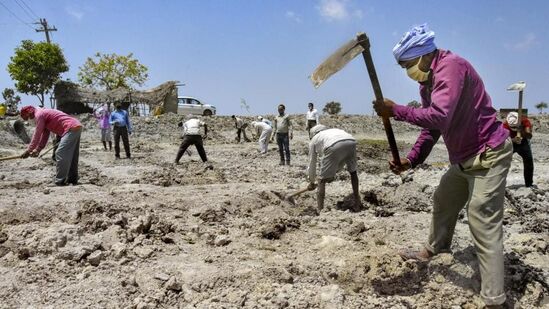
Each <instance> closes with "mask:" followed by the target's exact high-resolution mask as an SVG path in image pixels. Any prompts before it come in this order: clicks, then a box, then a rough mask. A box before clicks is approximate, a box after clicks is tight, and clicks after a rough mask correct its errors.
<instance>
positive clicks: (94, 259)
mask: <svg viewBox="0 0 549 309" xmlns="http://www.w3.org/2000/svg"><path fill="white" fill-rule="evenodd" d="M86 259H87V260H88V262H89V263H90V265H93V266H99V263H100V262H101V260H103V252H101V251H100V250H96V251H94V252H92V253H91V254H90V255H88V257H87V258H86Z"/></svg>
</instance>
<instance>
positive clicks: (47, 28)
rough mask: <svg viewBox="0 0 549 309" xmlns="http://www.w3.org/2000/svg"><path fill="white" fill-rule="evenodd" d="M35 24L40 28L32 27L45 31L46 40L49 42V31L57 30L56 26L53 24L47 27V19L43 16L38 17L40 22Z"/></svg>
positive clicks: (37, 30)
mask: <svg viewBox="0 0 549 309" xmlns="http://www.w3.org/2000/svg"><path fill="white" fill-rule="evenodd" d="M35 24H37V25H41V26H42V28H40V29H34V30H36V32H45V33H46V41H47V42H48V43H51V41H50V31H57V28H55V26H53V28H49V27H48V21H47V20H46V19H45V18H40V22H38V23H35Z"/></svg>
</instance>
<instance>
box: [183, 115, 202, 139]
mask: <svg viewBox="0 0 549 309" xmlns="http://www.w3.org/2000/svg"><path fill="white" fill-rule="evenodd" d="M203 126H204V122H203V121H200V120H199V119H196V118H193V119H189V120H187V121H185V123H184V124H183V133H184V134H185V135H201V134H200V127H203Z"/></svg>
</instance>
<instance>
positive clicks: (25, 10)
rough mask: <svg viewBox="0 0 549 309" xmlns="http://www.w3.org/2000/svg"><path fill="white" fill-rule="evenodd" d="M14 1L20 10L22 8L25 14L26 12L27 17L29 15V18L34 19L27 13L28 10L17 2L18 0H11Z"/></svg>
mask: <svg viewBox="0 0 549 309" xmlns="http://www.w3.org/2000/svg"><path fill="white" fill-rule="evenodd" d="M13 1H15V3H16V4H17V5H18V6H19V7H20V8H21V10H23V12H25V14H27V16H28V17H30V19H31V20H34V17H32V15H31V14H30V13H29V11H28V10H27V9H26V8H25V7H24V6H22V5H21V3H19V1H17V0H13Z"/></svg>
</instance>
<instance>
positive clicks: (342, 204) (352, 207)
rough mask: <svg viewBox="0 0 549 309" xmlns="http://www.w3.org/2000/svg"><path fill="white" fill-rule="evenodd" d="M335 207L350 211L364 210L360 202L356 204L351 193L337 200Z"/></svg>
mask: <svg viewBox="0 0 549 309" xmlns="http://www.w3.org/2000/svg"><path fill="white" fill-rule="evenodd" d="M335 208H336V209H338V210H343V211H345V210H349V211H351V212H360V211H362V210H364V206H363V205H362V204H359V205H357V204H356V203H355V198H354V197H353V195H352V194H351V195H347V196H346V197H345V198H344V199H343V201H338V202H337V203H336V205H335Z"/></svg>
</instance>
